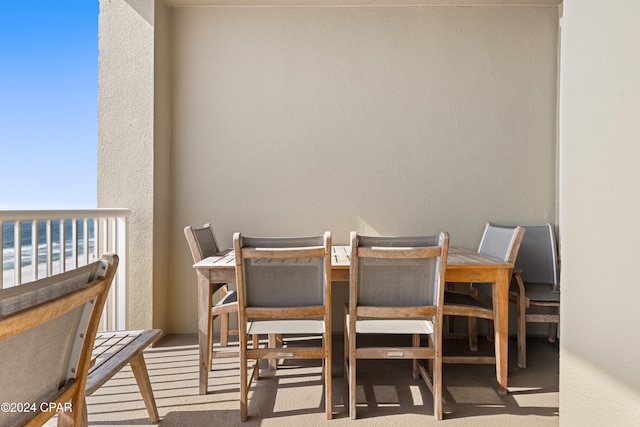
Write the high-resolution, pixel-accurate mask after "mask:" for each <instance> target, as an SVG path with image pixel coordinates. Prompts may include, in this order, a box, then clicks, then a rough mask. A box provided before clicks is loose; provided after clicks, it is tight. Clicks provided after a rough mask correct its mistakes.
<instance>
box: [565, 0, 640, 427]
mask: <svg viewBox="0 0 640 427" xmlns="http://www.w3.org/2000/svg"><path fill="white" fill-rule="evenodd" d="M584 3H585V2H584V1H582V0H565V1H564V13H563V18H562V61H561V70H562V72H561V81H560V85H561V88H562V89H561V113H560V129H561V134H560V146H561V152H560V159H561V160H560V182H561V187H560V230H561V244H562V276H561V283H562V308H561V316H562V323H561V337H562V339H561V340H560V344H561V348H560V414H561V418H560V420H561V424H562V425H566V426H578V425H584V426H586V425H612V426H613V425H615V426H637V425H640V369H639V368H638V354H640V342H639V341H638V339H637V338H638V326H637V323H638V321H637V316H636V313H637V311H638V301H639V300H640V286H638V280H637V278H636V277H635V276H634V275H633V274H630V273H632V272H633V271H634V268H635V266H636V265H637V262H638V254H640V233H639V232H638V209H640V190H639V188H640V187H639V184H640V167H638V160H640V144H639V141H640V139H639V135H640V120H639V117H640V79H639V78H638V76H640V43H639V42H638V41H639V40H640V27H639V26H638V22H637V18H638V16H640V2H638V1H637V0H620V1H616V2H610V1H607V0H593V1H590V2H588V5H585V4H584Z"/></svg>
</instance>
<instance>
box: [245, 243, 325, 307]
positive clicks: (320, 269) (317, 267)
mask: <svg viewBox="0 0 640 427" xmlns="http://www.w3.org/2000/svg"><path fill="white" fill-rule="evenodd" d="M234 249H235V255H236V265H237V267H236V275H238V274H241V275H242V277H237V284H238V304H240V305H241V309H242V308H243V307H256V308H257V307H259V308H267V307H274V308H277V307H279V308H282V307H301V306H324V305H325V304H328V303H329V302H330V301H327V298H329V297H330V294H329V293H328V289H330V284H331V278H330V274H331V233H329V232H327V233H325V235H324V236H312V237H289V238H283V237H248V236H242V235H240V234H239V233H237V234H236V236H234ZM238 266H239V267H240V271H238ZM241 284H242V285H241Z"/></svg>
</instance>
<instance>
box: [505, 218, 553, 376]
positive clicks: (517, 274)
mask: <svg viewBox="0 0 640 427" xmlns="http://www.w3.org/2000/svg"><path fill="white" fill-rule="evenodd" d="M525 229H526V230H527V232H526V234H525V236H524V239H523V240H522V244H521V245H520V252H519V253H518V258H517V259H516V264H515V266H516V268H515V269H514V279H515V283H516V285H517V287H516V288H515V290H514V291H512V292H511V293H510V298H511V301H512V302H514V303H516V304H517V306H518V366H520V367H521V368H526V366H527V322H531V323H549V341H551V342H555V340H556V336H557V326H558V323H560V313H559V309H560V284H559V280H558V273H559V271H558V270H559V269H558V252H557V249H556V238H555V235H554V232H553V226H552V225H551V224H546V225H540V226H525ZM532 307H542V309H541V310H538V312H531V311H530V310H528V309H529V308H532ZM545 310H546V311H547V312H546V313H544V312H543V311H545Z"/></svg>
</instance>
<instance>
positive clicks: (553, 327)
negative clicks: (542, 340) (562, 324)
mask: <svg viewBox="0 0 640 427" xmlns="http://www.w3.org/2000/svg"><path fill="white" fill-rule="evenodd" d="M551 314H554V315H555V314H558V307H551ZM557 337H558V324H557V323H549V342H550V343H554V342H556V338H557Z"/></svg>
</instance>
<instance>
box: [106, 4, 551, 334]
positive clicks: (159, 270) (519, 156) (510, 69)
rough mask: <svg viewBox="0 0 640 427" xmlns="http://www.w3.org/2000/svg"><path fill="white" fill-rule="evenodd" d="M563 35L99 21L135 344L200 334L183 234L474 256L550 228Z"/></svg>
mask: <svg viewBox="0 0 640 427" xmlns="http://www.w3.org/2000/svg"><path fill="white" fill-rule="evenodd" d="M470 3H477V2H470ZM516 3H517V2H516ZM540 3H545V2H540ZM557 25H558V10H557V7H556V6H540V5H538V6H535V7H527V6H514V5H510V6H489V7H487V6H471V7H451V6H444V7H442V6H435V7H434V6H426V5H425V6H395V7H393V6H375V7H373V6H372V7H204V8H188V7H184V8H181V7H180V8H176V7H174V8H169V7H168V6H167V5H166V4H165V3H164V2H163V1H162V0H111V1H108V2H107V1H102V2H101V13H100V75H99V82H100V95H99V166H98V182H99V205H100V206H105V207H107V206H108V207H129V208H131V209H132V210H133V215H132V217H131V223H130V229H131V233H130V257H129V259H130V266H129V268H130V272H129V278H130V281H129V285H130V288H129V295H128V297H129V298H128V301H129V304H130V310H129V315H130V322H129V323H130V327H149V326H151V325H154V326H156V327H162V328H163V329H164V330H165V332H167V333H173V332H177V333H184V332H195V331H196V312H195V306H196V289H195V273H194V271H193V269H192V268H191V264H192V262H191V259H190V256H189V253H188V249H187V245H186V242H185V239H184V236H183V234H182V228H183V227H184V226H185V225H187V224H202V223H204V222H207V221H211V222H213V223H214V225H215V228H216V231H217V234H218V238H219V240H220V243H221V245H222V246H229V245H230V243H231V235H232V233H233V232H234V231H242V232H244V233H247V234H263V235H269V234H270V235H274V234H310V233H321V232H323V231H325V230H331V231H333V233H334V241H335V242H336V243H346V241H347V237H348V233H349V231H351V230H358V231H360V232H363V233H383V234H410V233H429V234H431V233H436V232H438V231H440V230H447V231H449V232H450V233H451V236H452V243H453V244H455V245H464V246H469V247H475V246H476V245H477V242H478V240H479V238H480V233H481V230H482V226H483V223H484V222H485V221H488V220H489V221H495V222H501V223H521V224H534V223H543V222H546V221H551V222H554V223H555V222H556V209H557V206H556V190H555V189H556V115H557V112H556V104H557V103H556V97H557V87H556V81H557V71H556V70H557V44H558V38H557ZM336 295H337V298H341V294H340V292H336ZM344 296H345V293H344V292H343V293H342V297H344Z"/></svg>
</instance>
